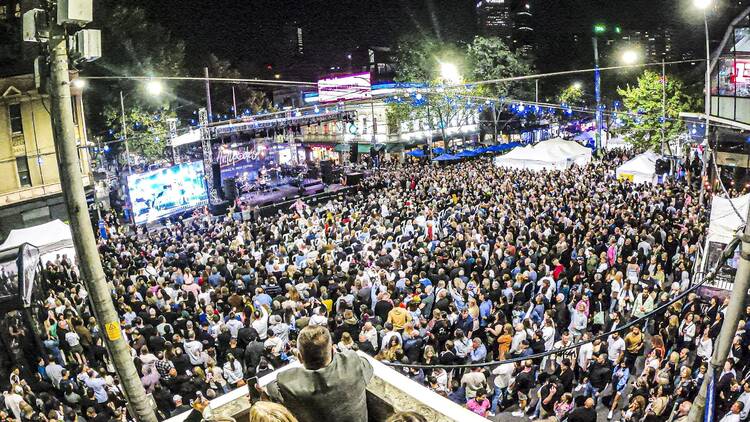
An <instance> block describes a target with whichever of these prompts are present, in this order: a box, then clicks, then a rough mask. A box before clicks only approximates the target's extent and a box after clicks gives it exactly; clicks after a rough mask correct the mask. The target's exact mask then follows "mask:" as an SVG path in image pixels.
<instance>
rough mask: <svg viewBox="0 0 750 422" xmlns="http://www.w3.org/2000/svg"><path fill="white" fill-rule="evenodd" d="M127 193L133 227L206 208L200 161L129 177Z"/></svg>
mask: <svg viewBox="0 0 750 422" xmlns="http://www.w3.org/2000/svg"><path fill="white" fill-rule="evenodd" d="M128 189H129V190H130V205H131V207H132V209H133V216H134V219H135V223H136V224H141V223H150V222H152V221H155V220H157V219H159V218H161V217H166V216H169V215H173V214H177V213H180V212H185V211H189V210H191V209H193V208H196V207H199V206H203V205H206V204H208V194H207V192H206V181H205V177H204V172H203V163H202V162H201V161H195V162H192V163H182V164H178V165H175V166H172V167H168V168H164V169H159V170H154V171H149V172H146V173H142V174H133V175H130V176H128Z"/></svg>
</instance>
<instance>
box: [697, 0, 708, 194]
mask: <svg viewBox="0 0 750 422" xmlns="http://www.w3.org/2000/svg"><path fill="white" fill-rule="evenodd" d="M711 3H712V0H693V4H694V5H695V7H696V8H698V9H700V10H702V11H703V28H704V30H705V33H706V76H705V79H706V80H705V85H706V86H705V90H706V97H705V100H704V102H705V104H704V111H703V113H704V114H705V115H706V131H705V133H704V141H705V142H706V147H705V148H703V154H702V159H701V161H702V162H703V168H702V169H701V191H700V196H699V198H698V203H699V204H700V205H703V201H704V197H705V194H706V186H705V183H704V181H705V178H706V173H707V170H708V169H707V167H708V146H709V145H708V132H709V124H710V118H709V116H710V115H711V46H710V45H709V37H708V17H707V15H706V11H707V10H708V8H709V7H710V6H711Z"/></svg>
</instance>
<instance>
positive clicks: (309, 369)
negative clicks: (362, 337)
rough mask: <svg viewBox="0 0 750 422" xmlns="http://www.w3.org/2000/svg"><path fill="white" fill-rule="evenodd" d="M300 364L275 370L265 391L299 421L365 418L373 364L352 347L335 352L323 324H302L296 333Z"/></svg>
mask: <svg viewBox="0 0 750 422" xmlns="http://www.w3.org/2000/svg"><path fill="white" fill-rule="evenodd" d="M297 347H298V348H299V359H300V361H301V362H302V365H303V366H304V367H303V368H294V369H290V370H287V371H284V372H281V373H279V374H278V377H277V378H276V381H275V382H273V383H271V384H269V385H268V387H267V391H268V395H269V396H270V397H271V398H272V399H273V400H275V401H278V402H281V403H283V404H284V406H286V407H287V408H288V409H289V410H290V411H291V412H292V414H294V416H296V417H297V419H298V420H299V421H300V422H313V421H319V420H320V418H321V415H326V419H328V420H335V421H346V422H367V394H366V387H367V384H368V383H369V382H370V379H372V374H373V370H372V366H371V365H370V363H369V362H368V361H367V360H366V359H365V358H362V357H360V356H359V355H357V354H356V353H355V352H352V351H345V352H342V353H334V349H333V342H332V340H331V333H330V332H329V331H328V329H327V328H325V327H322V326H316V325H311V326H307V327H305V328H303V329H302V330H301V331H300V333H299V336H298V337H297Z"/></svg>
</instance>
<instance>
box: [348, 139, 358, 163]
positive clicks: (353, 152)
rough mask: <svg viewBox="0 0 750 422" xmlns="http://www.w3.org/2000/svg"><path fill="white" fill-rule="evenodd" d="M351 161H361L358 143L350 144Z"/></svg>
mask: <svg viewBox="0 0 750 422" xmlns="http://www.w3.org/2000/svg"><path fill="white" fill-rule="evenodd" d="M349 161H351V162H352V163H356V162H357V161H359V146H358V145H357V144H356V143H351V144H349Z"/></svg>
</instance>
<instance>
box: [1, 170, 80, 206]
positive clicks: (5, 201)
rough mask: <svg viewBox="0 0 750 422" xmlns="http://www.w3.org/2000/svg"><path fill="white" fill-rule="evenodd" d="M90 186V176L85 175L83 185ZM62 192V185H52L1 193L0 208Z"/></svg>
mask: <svg viewBox="0 0 750 422" xmlns="http://www.w3.org/2000/svg"><path fill="white" fill-rule="evenodd" d="M90 184H91V180H90V179H89V176H87V175H84V176H83V185H84V186H88V185H90ZM61 192H62V185H61V184H60V183H50V184H46V185H41V186H31V187H28V188H23V189H19V190H16V191H13V192H7V193H0V207H4V206H8V205H13V204H18V203H21V202H26V201H31V200H34V199H39V198H44V197H45V196H51V195H56V194H58V193H61Z"/></svg>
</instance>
